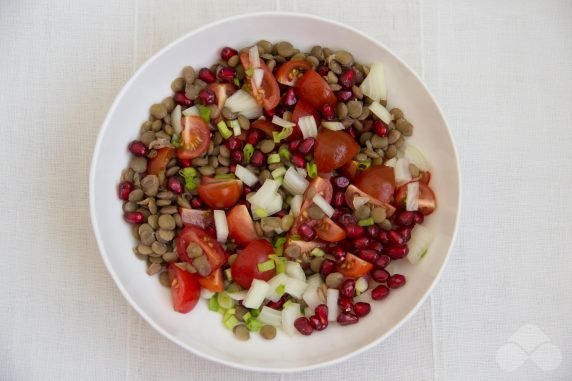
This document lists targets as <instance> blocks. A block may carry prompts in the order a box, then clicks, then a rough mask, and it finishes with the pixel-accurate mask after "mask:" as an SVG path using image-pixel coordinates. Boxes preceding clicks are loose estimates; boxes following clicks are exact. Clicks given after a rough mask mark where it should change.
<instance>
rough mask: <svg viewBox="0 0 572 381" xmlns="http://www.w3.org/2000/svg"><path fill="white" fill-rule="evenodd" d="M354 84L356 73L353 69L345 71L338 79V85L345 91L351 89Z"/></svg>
mask: <svg viewBox="0 0 572 381" xmlns="http://www.w3.org/2000/svg"><path fill="white" fill-rule="evenodd" d="M355 82H356V73H355V71H354V69H347V70H346V71H344V72H343V73H342V74H340V76H339V77H338V83H339V84H340V85H342V87H344V88H346V89H351V87H352V86H353V85H354V84H355Z"/></svg>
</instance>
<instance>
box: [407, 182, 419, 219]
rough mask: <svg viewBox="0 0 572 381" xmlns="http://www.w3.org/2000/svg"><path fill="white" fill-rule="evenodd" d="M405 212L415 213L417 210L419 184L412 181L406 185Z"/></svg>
mask: <svg viewBox="0 0 572 381" xmlns="http://www.w3.org/2000/svg"><path fill="white" fill-rule="evenodd" d="M405 210H408V211H410V212H416V211H417V210H419V182H418V181H413V182H410V183H408V184H407V197H406V198H405Z"/></svg>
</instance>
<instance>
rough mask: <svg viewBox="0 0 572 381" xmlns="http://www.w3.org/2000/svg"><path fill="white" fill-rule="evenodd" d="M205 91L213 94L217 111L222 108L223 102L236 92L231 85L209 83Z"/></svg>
mask: <svg viewBox="0 0 572 381" xmlns="http://www.w3.org/2000/svg"><path fill="white" fill-rule="evenodd" d="M207 90H211V91H212V92H213V93H215V96H216V102H217V106H218V108H219V110H222V108H223V107H224V102H226V100H227V98H228V97H230V96H231V95H232V94H234V92H235V91H236V87H235V86H234V85H233V84H232V83H211V84H210V85H208V86H207Z"/></svg>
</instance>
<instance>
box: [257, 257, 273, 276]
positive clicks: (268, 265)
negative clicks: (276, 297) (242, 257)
mask: <svg viewBox="0 0 572 381" xmlns="http://www.w3.org/2000/svg"><path fill="white" fill-rule="evenodd" d="M256 267H258V271H260V272H261V273H263V272H265V271H270V270H274V268H275V267H276V266H275V265H274V261H273V260H272V259H269V260H267V261H264V262H261V263H259V264H258V265H257V266H256Z"/></svg>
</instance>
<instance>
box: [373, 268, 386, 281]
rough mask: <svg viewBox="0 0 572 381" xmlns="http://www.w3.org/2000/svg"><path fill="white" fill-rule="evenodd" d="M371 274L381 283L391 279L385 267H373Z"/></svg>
mask: <svg viewBox="0 0 572 381" xmlns="http://www.w3.org/2000/svg"><path fill="white" fill-rule="evenodd" d="M370 274H371V277H372V278H373V280H375V281H376V282H379V283H385V282H387V280H388V279H389V273H388V272H387V271H386V270H384V269H373V270H372V271H371V272H370Z"/></svg>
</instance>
